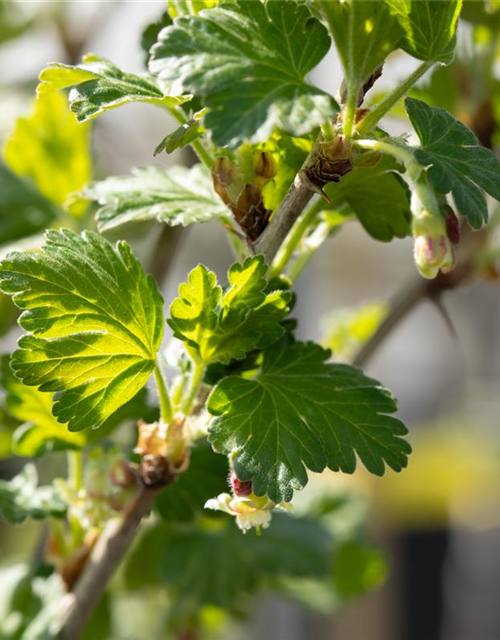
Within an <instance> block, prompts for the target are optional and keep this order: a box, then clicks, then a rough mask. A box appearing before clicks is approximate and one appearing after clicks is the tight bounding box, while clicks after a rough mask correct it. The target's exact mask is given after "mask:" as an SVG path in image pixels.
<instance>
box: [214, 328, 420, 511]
mask: <svg viewBox="0 0 500 640" xmlns="http://www.w3.org/2000/svg"><path fill="white" fill-rule="evenodd" d="M329 355H330V352H329V351H326V350H324V349H322V348H321V347H320V346H319V345H316V344H314V343H311V342H307V343H301V342H296V343H293V342H291V339H290V337H289V336H286V337H284V338H283V339H282V340H281V341H279V342H277V343H276V344H274V345H272V346H271V347H269V349H267V350H266V351H265V352H264V360H263V364H262V369H261V372H260V373H259V375H258V376H257V377H256V378H255V379H252V380H245V379H242V378H235V377H229V378H225V379H223V380H222V381H221V382H219V383H218V385H217V386H216V387H215V388H214V390H213V391H212V393H211V395H210V396H209V399H208V404H207V408H208V411H209V412H210V413H211V414H212V415H214V416H215V417H214V419H213V420H212V422H211V424H210V427H209V440H210V442H211V443H212V445H213V447H214V448H215V450H216V451H218V452H220V453H225V454H228V455H231V456H232V459H233V464H234V468H235V471H236V473H237V475H238V477H239V478H241V479H242V480H248V479H252V480H253V490H254V493H256V494H257V495H264V494H267V495H268V496H269V498H270V499H271V500H273V501H274V502H281V501H283V500H285V501H287V502H288V501H290V500H291V499H292V496H293V490H294V489H302V488H303V487H304V486H305V485H306V483H307V472H306V468H308V469H310V470H311V471H315V472H321V471H323V470H324V469H325V467H329V468H330V469H332V470H333V471H343V472H345V473H353V472H354V470H355V468H356V455H357V456H358V457H359V458H360V460H361V462H362V463H363V464H364V466H365V467H366V468H367V469H368V471H370V472H371V473H374V474H376V475H383V474H384V471H385V465H388V466H389V467H390V468H391V469H393V470H395V471H400V470H401V469H402V468H404V467H406V465H407V457H408V454H409V453H410V452H411V448H410V446H409V444H408V443H407V442H406V441H405V440H403V439H402V438H401V436H403V435H405V434H406V433H407V430H406V428H405V426H404V425H403V423H402V422H401V421H400V420H398V419H397V418H394V417H392V416H390V415H388V414H391V413H394V412H395V411H396V409H397V406H396V402H395V400H394V398H393V397H392V396H391V394H390V393H389V392H388V391H387V390H386V389H384V388H383V387H381V386H380V385H379V383H378V382H377V381H375V380H373V379H371V378H368V377H367V376H365V375H364V374H363V372H362V371H361V370H359V369H357V368H355V367H351V366H348V365H340V364H329V363H327V362H326V360H327V359H328V357H329Z"/></svg>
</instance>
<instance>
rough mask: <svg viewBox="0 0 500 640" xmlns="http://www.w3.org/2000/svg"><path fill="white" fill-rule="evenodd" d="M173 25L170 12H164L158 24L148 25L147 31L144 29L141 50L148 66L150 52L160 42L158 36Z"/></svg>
mask: <svg viewBox="0 0 500 640" xmlns="http://www.w3.org/2000/svg"><path fill="white" fill-rule="evenodd" d="M171 24H172V18H171V17H170V14H169V12H168V11H164V12H163V13H162V14H161V16H160V17H159V18H158V20H157V21H156V22H152V23H151V24H148V25H147V26H146V27H145V29H143V31H142V34H141V48H142V50H143V51H144V57H145V60H144V62H145V64H146V65H147V64H148V62H149V56H150V52H149V50H150V49H151V47H152V46H153V45H154V44H155V43H156V41H157V40H158V34H159V33H160V31H161V30H162V29H163V28H164V27H168V26H169V25H171Z"/></svg>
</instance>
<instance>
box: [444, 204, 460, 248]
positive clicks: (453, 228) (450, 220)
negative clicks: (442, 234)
mask: <svg viewBox="0 0 500 640" xmlns="http://www.w3.org/2000/svg"><path fill="white" fill-rule="evenodd" d="M443 216H444V222H445V224H446V235H447V236H448V240H449V241H450V242H451V243H452V244H453V245H455V246H456V245H457V244H458V243H459V242H460V223H459V221H458V218H457V216H456V215H455V212H454V211H453V209H452V208H451V207H450V206H448V205H445V206H444V207H443Z"/></svg>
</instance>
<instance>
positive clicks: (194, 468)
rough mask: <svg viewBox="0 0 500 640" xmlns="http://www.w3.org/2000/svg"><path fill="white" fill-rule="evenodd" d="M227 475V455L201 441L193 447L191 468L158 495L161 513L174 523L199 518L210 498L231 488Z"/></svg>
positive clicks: (164, 517) (157, 504) (158, 506)
mask: <svg viewBox="0 0 500 640" xmlns="http://www.w3.org/2000/svg"><path fill="white" fill-rule="evenodd" d="M227 477H228V465H227V459H226V458H225V457H224V456H220V455H218V454H215V453H214V452H213V451H212V448H211V447H210V446H209V445H208V444H198V445H197V446H195V447H194V448H193V449H192V451H191V456H190V463H189V469H188V470H187V471H186V472H184V473H182V474H181V475H180V476H179V479H178V480H177V481H176V482H175V483H174V484H172V485H170V486H169V487H167V488H166V489H164V490H163V491H162V493H161V494H160V496H159V497H158V499H157V501H156V506H157V509H158V512H159V514H160V515H161V517H162V518H163V519H164V520H166V521H167V522H170V523H173V522H191V521H193V520H195V519H196V518H197V517H199V516H200V514H201V513H202V512H203V507H204V506H205V502H206V501H207V500H209V499H210V498H213V497H214V496H216V495H218V494H219V493H223V492H224V491H227V490H228V484H227Z"/></svg>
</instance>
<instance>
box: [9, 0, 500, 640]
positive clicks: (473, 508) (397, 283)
mask: <svg viewBox="0 0 500 640" xmlns="http://www.w3.org/2000/svg"><path fill="white" fill-rule="evenodd" d="M495 5H496V3H483V2H480V1H477V2H469V3H466V9H465V12H464V16H465V18H467V20H462V22H461V25H460V28H459V44H458V53H457V58H456V60H455V62H454V63H453V64H452V65H451V66H450V67H448V68H446V69H445V68H440V69H438V70H437V71H436V72H434V74H433V75H432V76H431V78H427V79H424V81H423V82H422V84H421V86H419V88H418V90H417V91H416V92H415V95H420V96H422V95H425V98H426V99H427V100H428V101H429V102H431V103H432V104H435V105H438V106H443V107H445V108H447V109H449V110H451V111H452V112H453V113H454V114H455V115H456V116H457V117H459V118H461V119H462V120H463V121H464V122H466V123H467V124H468V125H469V126H471V127H472V128H474V130H475V131H476V133H477V135H479V136H480V138H481V142H482V143H483V144H486V145H488V146H491V147H495V145H496V144H497V143H498V142H499V141H500V138H499V134H500V80H499V79H497V78H500V58H499V53H500V52H499V49H498V34H499V33H500V19H499V16H498V10H497V8H496V6H495ZM164 8H165V7H164V3H163V2H159V1H147V0H146V1H143V2H131V1H126V2H119V1H117V2H108V1H107V2H104V1H102V2H78V1H72V2H48V1H47V2H44V1H40V2H11V1H7V2H5V1H2V0H0V145H1V147H2V148H3V149H4V152H3V153H4V155H5V158H6V160H7V163H8V153H9V140H10V138H11V136H12V133H13V131H14V130H15V129H16V120H17V119H18V118H20V117H26V116H29V114H30V113H31V112H32V110H33V108H34V106H33V101H34V96H35V88H36V84H37V76H38V74H39V73H40V71H41V69H43V68H44V67H45V66H46V64H47V63H48V62H50V61H59V62H66V63H70V64H76V63H78V62H79V60H80V58H81V55H82V54H83V53H86V52H88V51H91V52H95V53H97V54H99V55H102V56H105V57H109V58H111V59H112V60H113V61H114V62H115V63H116V64H117V65H118V66H120V68H122V69H126V70H128V71H132V72H141V71H143V70H144V52H143V51H142V49H141V47H140V34H141V31H142V29H143V28H144V27H145V26H146V25H147V24H149V23H150V22H152V21H154V20H156V19H158V17H159V16H160V14H161V13H162V11H164ZM412 65H413V61H412V60H411V59H410V58H409V57H408V56H406V55H405V54H402V53H401V54H396V55H394V56H393V57H392V58H391V59H390V60H389V62H388V63H387V65H386V67H385V69H384V74H383V76H382V79H381V80H380V81H379V82H378V83H377V85H376V88H375V89H374V90H373V91H372V93H375V94H376V95H374V96H372V97H371V96H370V94H369V99H372V100H375V99H377V97H379V96H380V93H381V92H383V91H384V89H386V88H389V87H391V86H393V85H394V84H395V83H396V82H397V81H398V80H399V79H401V78H402V77H404V76H405V75H407V74H408V73H409V71H411V70H412ZM313 80H314V81H315V82H316V83H317V84H319V85H320V86H321V87H323V88H325V89H327V90H330V91H332V92H333V93H336V91H337V90H338V87H339V84H340V81H341V69H340V67H339V64H338V62H337V59H336V55H335V52H334V51H333V50H332V51H330V54H329V56H328V57H327V58H326V59H325V60H324V61H323V62H322V64H321V66H320V67H319V68H318V69H316V71H315V72H314V75H313ZM54 108H56V107H54ZM403 117H404V116H403V115H402V114H399V112H398V113H397V114H396V117H395V118H394V119H392V120H390V121H387V123H386V126H387V129H388V130H389V131H391V132H392V133H398V132H401V131H403V130H404V128H406V126H407V124H406V123H405V122H404V121H403V120H402V118H403ZM60 118H61V119H60V121H59V122H61V127H62V126H63V124H62V123H63V119H64V114H61V115H60ZM399 118H401V119H399ZM55 126H57V121H56V125H55ZM68 126H70V125H68ZM82 126H87V125H82ZM173 127H174V124H173V122H172V121H170V120H169V116H168V114H166V113H164V112H162V111H160V110H157V109H154V108H153V107H151V106H149V105H144V104H131V105H127V106H126V107H124V108H122V109H118V110H112V111H110V112H108V113H106V114H104V115H103V116H102V117H100V118H99V119H98V121H97V122H95V124H93V126H92V129H93V131H92V136H91V146H92V158H93V166H92V168H90V167H87V168H85V167H84V168H83V169H81V168H80V175H84V174H85V172H87V173H88V176H87V179H88V178H90V177H91V174H92V177H93V178H102V177H105V176H107V175H119V174H125V173H128V172H129V171H130V169H131V168H132V167H135V166H143V165H147V164H151V163H152V162H157V163H161V164H168V163H179V162H180V163H185V164H190V163H192V162H193V160H194V158H193V157H191V156H190V154H189V152H186V151H185V150H179V151H176V152H175V153H174V154H172V155H171V156H167V155H165V154H164V155H163V156H159V157H158V158H156V159H153V150H154V148H155V147H156V145H157V144H158V142H159V140H161V138H162V137H163V136H164V135H165V134H166V133H167V132H168V131H171V130H172V128H173ZM72 135H76V134H72ZM17 143H18V144H19V140H18V141H17ZM24 143H25V144H26V153H27V154H30V153H34V151H33V150H31V151H30V149H29V146H30V140H29V135H27V136H26V138H25V139H24ZM21 144H22V140H21ZM11 149H12V147H11ZM33 163H36V158H35V159H34V160H33ZM11 168H12V169H13V171H14V167H12V166H11ZM31 175H33V170H31ZM55 181H57V176H55V174H54V176H53V182H55ZM72 186H73V187H74V189H73V190H76V189H77V188H79V187H80V186H82V185H79V184H74V185H72ZM47 189H49V190H50V185H49V186H48V187H47ZM6 193H7V191H6V188H5V187H4V188H3V194H2V183H1V182H0V232H4V231H5V230H7V231H5V233H4V236H5V238H7V240H8V242H6V241H4V240H2V242H5V244H4V245H2V246H0V253H3V250H4V248H5V247H7V246H8V248H9V249H10V248H12V241H14V240H15V241H18V240H19V239H20V238H22V236H23V233H24V232H23V233H19V232H16V230H15V229H14V230H12V228H13V227H12V228H11V226H12V221H11V220H8V219H7V217H8V216H7V214H6V213H5V212H7V213H8V211H9V208H8V206H7V205H6V202H7V195H6ZM44 195H45V196H49V194H48V193H45V194H44ZM65 195H67V194H65ZM2 207H3V208H2ZM492 213H493V214H494V213H495V212H493V211H492ZM31 222H32V223H33V224H34V227H33V229H34V231H35V232H37V231H40V230H42V229H43V228H44V227H45V224H44V221H43V220H42V224H41V226H40V225H38V228H36V227H37V222H36V220H35V221H33V220H32V221H31ZM9 225H11V226H9ZM9 234H10V235H9ZM25 235H28V234H25ZM121 235H123V234H121ZM4 236H2V238H3V237H4ZM127 239H128V240H129V241H130V242H131V243H132V244H133V246H134V248H135V250H136V251H137V253H138V255H139V256H140V257H141V258H142V259H143V262H144V264H148V261H150V259H151V247H152V246H157V245H158V243H163V246H164V252H163V260H166V261H170V260H171V261H172V262H171V268H170V269H169V272H168V277H166V278H165V279H164V282H163V293H164V297H165V300H166V303H167V304H168V303H169V302H170V301H171V300H172V299H173V297H175V295H176V290H177V286H178V283H179V282H181V281H183V280H184V279H185V277H186V274H187V273H188V271H189V270H190V269H191V268H192V267H194V266H195V265H196V264H197V263H199V262H203V263H204V264H206V265H207V266H208V267H210V268H211V269H213V270H214V271H216V272H217V273H218V274H219V275H220V276H221V277H223V276H224V273H225V271H226V269H227V267H228V265H229V264H230V263H231V262H232V256H231V251H230V248H229V246H228V244H227V240H226V237H225V235H224V232H223V230H222V228H221V227H220V225H218V224H217V223H216V222H215V221H214V222H213V223H208V224H205V225H198V226H194V227H193V228H190V229H189V230H182V231H179V230H177V229H176V230H174V231H168V230H167V231H164V230H162V229H161V228H160V226H159V225H158V224H156V223H151V224H144V225H138V226H136V227H134V228H133V229H132V230H130V232H129V235H128V237H127ZM151 268H154V265H153V266H152V267H151ZM495 278H496V274H491V277H490V278H489V279H488V280H486V279H483V280H482V281H474V282H472V283H470V284H466V285H465V286H463V287H461V288H459V289H457V290H454V291H451V292H449V293H447V294H445V296H444V299H443V304H444V306H445V308H446V310H447V315H448V316H449V319H451V323H452V325H453V328H454V331H452V330H450V327H449V323H448V322H446V321H445V318H444V317H443V313H442V311H441V310H440V309H439V308H438V307H437V306H436V305H435V304H433V303H431V302H429V301H424V302H422V303H420V304H418V305H416V306H415V308H413V309H412V310H411V312H410V313H409V314H408V315H407V316H406V317H405V318H404V319H403V321H402V322H401V323H400V324H399V325H398V326H397V327H396V328H395V329H394V331H393V332H392V333H391V335H390V336H389V337H388V338H387V339H386V340H385V341H384V343H383V344H382V345H381V346H380V348H379V349H378V350H377V351H376V353H374V355H373V357H372V358H371V359H370V360H369V361H368V362H367V363H366V364H365V368H366V370H367V372H368V374H370V375H373V376H374V377H376V378H378V379H380V380H382V381H383V382H384V384H385V385H386V386H387V387H388V388H389V389H391V390H392V391H393V393H394V394H395V396H396V397H397V398H398V400H399V406H400V416H401V417H402V419H403V420H404V421H405V422H406V424H407V425H408V426H409V428H410V436H409V439H410V442H411V443H412V446H413V450H414V453H413V455H412V456H411V458H410V465H409V469H408V470H406V471H404V472H403V473H402V474H400V475H396V474H393V473H389V474H388V475H387V476H386V477H384V478H374V477H368V475H367V474H364V473H363V472H362V471H359V472H357V473H356V474H355V476H354V477H347V476H343V475H341V474H333V473H330V472H326V473H325V474H323V475H322V476H321V477H313V478H311V483H310V485H309V487H308V488H307V489H306V491H304V494H305V497H301V498H300V499H304V500H306V499H307V496H311V495H314V492H315V491H317V490H319V489H320V488H322V487H325V486H327V487H328V488H331V489H333V490H338V491H344V490H345V491H350V492H353V494H354V495H356V496H357V498H356V500H357V502H356V504H357V507H356V508H358V509H360V510H361V511H363V513H365V512H366V513H368V532H369V538H370V540H371V542H372V543H373V544H374V545H375V546H378V547H379V548H380V549H381V550H382V551H383V557H384V558H385V559H386V560H387V567H384V566H383V562H382V561H381V562H382V565H377V564H375V565H370V566H371V569H370V570H371V571H374V572H375V574H374V575H372V576H370V575H366V576H364V579H366V581H367V590H369V587H370V584H371V583H373V586H378V585H379V584H380V583H381V582H384V584H383V586H381V587H380V588H377V589H374V590H373V591H372V592H371V593H369V594H367V595H364V596H363V597H362V598H360V599H356V600H354V601H352V602H347V603H345V602H344V603H343V606H342V607H340V608H339V609H338V610H337V611H334V612H333V613H328V611H329V610H330V611H331V610H332V608H333V605H331V603H330V605H328V606H326V605H325V606H323V607H322V606H321V602H319V600H320V599H321V598H320V597H319V596H318V594H314V593H312V594H311V596H310V598H311V599H312V600H313V601H314V602H313V603H312V605H313V609H316V611H315V612H311V609H310V608H309V609H308V608H305V607H304V606H301V605H300V604H297V600H293V599H289V598H284V597H277V596H272V595H263V596H262V598H261V600H259V601H258V603H257V605H256V606H255V607H254V613H253V614H252V616H251V618H250V620H249V621H248V622H246V623H244V624H242V625H236V626H235V627H231V631H230V632H228V633H229V635H228V636H227V637H231V638H241V640H253V639H257V638H259V639H264V640H285V639H286V640H315V639H318V640H319V639H321V640H329V639H332V640H334V639H338V640H497V639H500V429H499V427H500V425H499V420H500V418H499V416H500V394H499V385H500V322H499V318H500V314H499V311H500V295H499V294H500V291H499V284H498V282H496V280H495ZM416 279H417V276H416V273H415V269H414V265H413V258H412V243H411V239H406V240H395V241H393V242H391V243H390V244H388V245H387V244H382V243H378V242H376V241H374V240H373V239H372V238H370V237H369V236H368V235H367V233H366V232H365V231H364V230H363V229H362V228H361V226H360V225H359V224H356V223H350V224H347V225H344V226H343V228H342V230H341V231H340V233H339V234H337V235H335V236H334V237H333V238H331V239H329V240H328V241H327V242H326V243H325V244H324V245H323V247H322V248H321V249H320V251H319V252H318V254H317V255H316V256H315V258H314V259H313V261H312V262H311V264H310V266H309V268H308V269H307V270H306V271H305V272H304V274H303V276H302V277H301V279H300V280H299V281H298V283H297V287H296V291H297V295H298V302H297V306H296V309H295V316H296V317H297V318H298V320H299V336H300V337H301V338H310V339H315V340H318V339H321V341H323V342H324V343H325V344H326V345H328V346H332V347H333V349H334V352H336V355H338V356H339V357H341V358H342V357H344V358H346V359H349V358H350V357H352V355H353V353H354V352H355V351H356V349H357V347H358V346H359V344H361V342H362V340H363V335H364V334H366V335H369V334H370V333H371V331H372V330H373V328H372V325H373V326H376V325H377V323H378V322H379V320H380V318H381V317H383V315H384V313H385V308H386V307H385V305H386V304H387V302H388V301H390V300H391V299H393V298H394V297H395V298H396V299H398V297H401V295H403V294H404V292H405V291H406V292H407V291H409V290H411V288H412V287H414V286H415V282H416ZM0 305H1V307H0V313H1V314H2V317H1V318H0V325H1V328H2V331H3V336H2V338H1V340H2V342H1V349H0V350H1V352H2V353H3V352H9V351H10V350H12V348H13V345H14V343H15V339H16V338H17V335H18V334H17V330H16V328H13V326H12V323H11V320H12V316H13V309H12V308H11V306H9V305H10V302H9V301H6V300H2V301H1V302H0ZM360 309H361V310H362V313H361V315H360V312H359V310H360ZM353 323H354V324H353ZM356 323H357V324H356ZM354 325H355V326H354ZM342 331H344V332H345V331H348V332H349V336H350V342H349V341H347V342H346V340H345V339H344V340H342V335H341V333H342ZM337 347H338V348H337ZM339 351H340V353H339ZM342 351H343V352H342ZM3 419H4V422H5V424H3V425H0V447H1V446H3V445H2V440H1V434H2V430H3V431H5V432H6V431H8V418H7V417H6V416H5V415H4V416H3ZM3 453H4V454H5V456H4V459H3V460H2V461H1V462H0V474H1V475H2V477H11V476H12V475H13V473H14V472H15V471H16V470H18V469H19V467H20V466H21V465H22V464H23V462H24V461H23V460H22V459H21V462H20V461H19V458H18V459H17V460H16V461H13V460H12V459H11V458H10V457H9V452H8V450H6V449H5V450H4V451H3ZM51 460H52V458H51ZM51 464H53V465H56V466H57V464H58V463H57V460H55V461H53V462H52V463H51ZM346 517H347V518H348V517H349V515H347V516H346ZM37 526H38V525H23V526H22V527H20V528H18V529H17V530H15V531H14V532H13V531H12V529H6V528H4V527H0V554H1V558H2V562H3V560H4V559H5V558H7V557H9V558H10V557H23V556H25V555H27V554H31V553H33V552H34V549H35V546H36V540H37V533H36V527H37ZM385 578H386V579H385ZM370 581H371V582H370ZM0 588H1V587H0ZM302 595H304V594H302ZM159 597H160V596H159ZM303 599H304V598H303ZM160 601H161V598H160V600H159V602H160ZM115 606H116V607H117V610H118V612H119V616H121V617H122V618H123V619H124V620H125V621H126V622H125V623H124V624H123V625H122V626H123V627H124V628H126V632H125V631H123V632H122V635H116V636H113V637H116V638H118V637H120V638H128V639H130V640H147V639H148V640H149V639H152V638H158V636H155V632H154V630H152V629H150V628H149V627H148V624H149V622H148V620H147V615H145V614H141V609H140V608H139V606H138V605H134V601H133V599H130V598H127V597H125V596H124V598H123V600H122V601H121V602H120V601H119V600H118V601H117V604H116V605H115ZM212 614H213V615H214V616H216V612H212ZM214 637H222V635H219V636H214ZM224 637H225V636H224Z"/></svg>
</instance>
